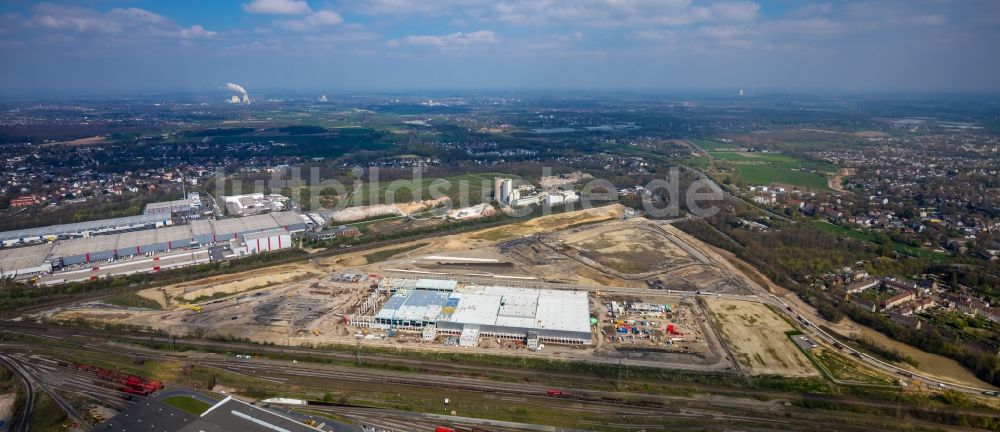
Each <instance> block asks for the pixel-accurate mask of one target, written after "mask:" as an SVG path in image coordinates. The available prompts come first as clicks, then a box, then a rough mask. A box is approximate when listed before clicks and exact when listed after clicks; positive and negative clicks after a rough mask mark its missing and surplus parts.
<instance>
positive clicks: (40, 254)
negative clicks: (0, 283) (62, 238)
mask: <svg viewBox="0 0 1000 432" xmlns="http://www.w3.org/2000/svg"><path fill="white" fill-rule="evenodd" d="M51 250H52V243H45V244H40V245H34V246H25V247H20V248H14V249H6V248H5V249H0V277H4V278H13V277H17V276H23V275H31V274H36V273H48V272H50V271H52V264H51V263H49V262H48V261H47V258H48V256H49V252H50V251H51Z"/></svg>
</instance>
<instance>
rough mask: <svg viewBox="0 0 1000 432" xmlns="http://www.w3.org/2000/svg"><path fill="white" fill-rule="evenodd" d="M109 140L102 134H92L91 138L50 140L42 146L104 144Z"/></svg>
mask: <svg viewBox="0 0 1000 432" xmlns="http://www.w3.org/2000/svg"><path fill="white" fill-rule="evenodd" d="M107 142H108V141H107V140H106V139H105V138H104V137H102V136H92V137H90V138H80V139H75V140H72V141H58V142H50V143H46V144H41V146H42V147H55V146H63V145H66V146H86V145H94V144H104V143H107Z"/></svg>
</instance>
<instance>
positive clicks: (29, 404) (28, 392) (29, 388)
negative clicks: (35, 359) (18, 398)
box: [0, 354, 35, 432]
mask: <svg viewBox="0 0 1000 432" xmlns="http://www.w3.org/2000/svg"><path fill="white" fill-rule="evenodd" d="M0 363H3V364H4V365H6V366H7V367H8V368H9V369H10V371H11V372H13V373H14V374H15V375H17V376H18V377H19V378H20V379H21V384H22V385H23V386H24V395H25V401H24V407H23V408H22V410H21V414H20V415H19V416H18V417H17V423H14V424H11V426H10V430H11V432H28V429H29V422H30V420H31V412H32V410H34V408H35V387H34V385H32V382H31V379H30V378H29V377H28V375H27V374H25V373H24V372H23V371H22V370H21V369H20V368H19V367H18V365H17V364H16V363H15V362H14V361H13V360H10V359H8V358H7V356H5V355H2V354H0Z"/></svg>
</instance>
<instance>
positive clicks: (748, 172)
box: [708, 151, 836, 192]
mask: <svg viewBox="0 0 1000 432" xmlns="http://www.w3.org/2000/svg"><path fill="white" fill-rule="evenodd" d="M708 153H709V155H711V156H712V158H714V159H716V160H719V161H724V162H725V163H727V164H729V165H731V166H732V167H733V169H735V170H736V172H737V173H738V181H739V182H740V183H742V184H746V185H772V184H782V185H791V186H798V187H801V188H805V189H809V190H811V191H817V192H819V191H829V190H830V188H829V185H828V183H827V178H826V176H825V175H824V174H832V173H834V172H836V167H834V166H833V165H831V164H829V163H826V162H818V161H808V160H803V159H798V158H795V157H792V156H788V155H784V154H778V153H752V154H745V153H738V152H732V151H709V152H708ZM804 169H806V170H812V171H815V172H807V171H802V170H804Z"/></svg>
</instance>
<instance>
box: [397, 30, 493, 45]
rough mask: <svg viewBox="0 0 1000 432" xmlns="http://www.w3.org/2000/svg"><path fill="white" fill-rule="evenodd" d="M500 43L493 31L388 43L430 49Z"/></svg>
mask: <svg viewBox="0 0 1000 432" xmlns="http://www.w3.org/2000/svg"><path fill="white" fill-rule="evenodd" d="M497 43H500V38H498V37H497V34H496V33H494V32H493V31H492V30H479V31H474V32H470V33H463V32H455V33H451V34H446V35H440V36H436V35H413V36H407V37H404V38H401V39H393V40H390V41H388V42H386V45H387V46H389V47H398V46H401V45H413V46H430V47H442V48H448V47H468V46H475V45H493V44H497Z"/></svg>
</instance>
